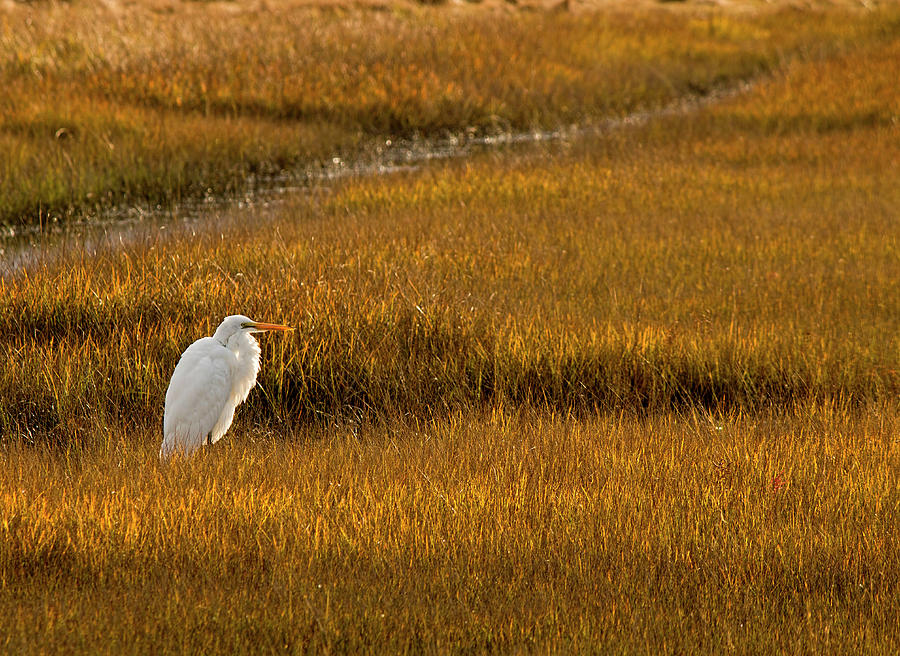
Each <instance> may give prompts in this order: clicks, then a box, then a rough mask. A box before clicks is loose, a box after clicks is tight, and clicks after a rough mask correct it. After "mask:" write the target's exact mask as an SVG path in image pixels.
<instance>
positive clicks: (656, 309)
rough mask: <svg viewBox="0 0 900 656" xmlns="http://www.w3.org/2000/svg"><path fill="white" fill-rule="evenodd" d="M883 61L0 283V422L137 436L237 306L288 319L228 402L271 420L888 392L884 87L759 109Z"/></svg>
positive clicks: (891, 389) (889, 227)
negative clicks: (118, 423)
mask: <svg viewBox="0 0 900 656" xmlns="http://www.w3.org/2000/svg"><path fill="white" fill-rule="evenodd" d="M894 51H896V46H895V45H889V46H884V47H883V48H882V50H877V49H876V50H874V51H873V50H871V49H867V50H865V51H864V52H863V53H861V54H860V55H859V58H858V59H857V60H856V61H855V62H854V61H853V60H850V61H847V62H844V63H841V64H837V65H836V64H834V63H831V62H826V63H819V62H811V63H809V64H807V65H806V67H803V68H798V69H797V70H796V71H794V72H793V73H788V74H786V77H784V78H778V79H773V80H772V81H771V82H770V83H769V84H767V85H766V86H764V87H761V88H759V89H758V90H756V91H754V92H752V93H751V94H750V95H748V96H747V97H745V98H742V99H736V100H734V101H731V102H729V103H726V104H723V105H721V106H718V107H716V108H714V109H710V110H709V111H705V112H702V113H701V114H700V115H698V116H693V117H687V118H674V119H665V120H661V121H659V122H656V123H653V124H651V125H649V126H645V127H641V128H635V129H633V130H627V131H625V132H620V133H616V134H612V135H606V136H600V137H597V138H596V139H593V140H587V141H585V142H584V143H583V144H574V145H571V146H566V145H562V146H551V147H549V148H548V149H545V150H537V151H531V154H528V153H525V154H521V155H516V156H511V157H507V158H505V159H501V160H498V159H497V158H496V157H494V156H485V157H482V158H477V159H474V160H471V161H470V162H468V163H464V164H446V165H438V166H435V167H431V168H429V169H427V170H423V171H421V172H418V173H412V174H402V175H394V176H388V177H384V178H377V179H360V180H353V181H348V182H346V183H343V184H340V185H338V186H337V187H335V188H334V189H333V190H330V191H328V190H326V191H322V192H320V193H317V194H313V195H312V196H304V197H299V198H297V199H295V200H293V201H288V202H287V203H286V204H284V205H280V206H278V207H277V208H275V209H269V210H266V209H255V210H249V211H247V212H245V213H241V212H243V211H238V210H235V212H236V214H235V216H234V218H233V221H232V223H231V224H230V227H225V228H223V229H222V231H220V232H216V233H206V234H204V233H198V234H196V235H194V236H191V235H190V234H185V235H182V236H181V237H178V236H174V237H171V238H166V237H159V238H156V239H150V240H148V241H147V242H146V243H144V244H137V245H135V246H133V247H127V248H124V249H121V250H113V251H110V252H106V251H102V250H101V251H100V252H99V253H96V254H95V253H91V254H80V255H79V254H73V256H72V257H71V258H70V259H69V260H66V259H65V258H64V259H63V263H62V264H60V263H56V264H48V265H46V266H31V267H27V268H26V269H25V270H24V271H23V272H20V273H18V274H15V273H11V274H10V276H8V277H7V278H6V279H5V280H4V281H3V282H2V283H0V285H2V290H0V291H2V295H0V297H2V301H0V321H2V322H3V323H4V325H5V326H6V328H4V329H3V330H2V331H0V332H2V342H0V344H2V348H3V349H4V354H5V355H4V357H6V358H7V361H9V362H16V363H17V366H15V367H7V368H4V369H3V370H2V372H0V399H2V407H0V424H2V426H3V427H4V429H5V432H8V433H12V434H15V433H21V432H23V431H32V432H35V431H36V432H37V433H40V434H45V435H46V434H53V435H55V436H56V437H55V438H54V439H61V440H63V441H67V440H72V439H79V438H78V435H80V434H81V431H82V430H83V429H85V428H86V427H87V426H89V425H91V424H92V423H93V422H95V421H97V420H98V418H104V417H108V418H114V417H119V416H121V415H123V414H124V416H125V417H127V418H128V421H130V422H133V424H134V425H136V426H146V425H147V424H148V422H152V421H155V420H156V419H157V418H158V416H159V412H160V399H161V398H162V396H163V393H164V390H165V385H166V382H167V380H168V376H169V374H170V372H171V368H172V363H173V362H175V360H176V359H177V355H178V354H179V353H180V352H181V351H182V350H183V349H184V347H185V346H186V345H187V344H188V343H189V342H190V341H192V340H193V339H196V338H197V337H200V336H202V335H205V334H209V333H210V332H211V331H212V330H213V329H214V328H215V324H216V323H217V322H218V321H219V319H220V317H222V316H224V315H225V314H227V313H230V312H234V311H236V310H238V309H240V310H241V311H243V312H245V313H247V314H250V315H254V316H259V317H261V318H263V319H271V320H278V321H285V322H288V323H291V324H293V325H296V326H298V327H299V329H298V331H297V332H296V334H295V341H291V340H290V339H287V340H285V339H278V338H277V337H276V338H274V339H272V338H267V339H266V340H265V353H264V358H265V362H266V366H264V368H263V374H262V390H261V392H260V393H259V394H256V395H254V397H253V400H252V401H251V402H250V404H249V406H248V407H247V408H246V409H245V410H244V414H245V415H246V416H247V417H248V418H253V419H257V420H263V419H265V420H266V421H273V420H274V421H278V422H283V423H284V424H285V425H287V426H292V425H296V424H297V423H298V422H300V423H306V422H312V423H317V422H321V421H327V420H330V419H331V418H334V417H342V416H351V417H359V416H368V417H374V416H383V415H388V416H390V415H395V414H400V415H403V414H405V413H413V414H416V415H419V416H425V417H428V416H436V415H441V414H444V413H446V412H453V411H459V410H460V409H462V408H467V407H475V408H478V407H494V406H503V405H506V406H519V405H522V404H524V405H529V406H533V407H543V408H547V409H551V410H555V411H558V412H563V413H565V412H569V411H572V412H588V411H596V410H600V411H611V410H623V409H624V410H627V411H629V412H637V413H645V412H651V413H652V412H657V411H662V410H667V409H672V408H677V407H682V406H691V405H700V406H702V407H705V408H709V409H712V410H717V409H718V410H729V409H743V410H753V409H758V408H766V407H771V406H772V405H779V406H781V405H790V404H792V403H796V402H806V401H811V400H814V401H818V402H828V401H830V400H839V401H841V402H845V403H849V404H851V405H854V404H865V403H868V402H871V401H875V402H880V401H883V400H886V399H891V398H894V397H896V395H897V393H898V384H900V378H898V373H897V372H898V370H900V364H898V363H900V346H898V341H897V335H898V331H897V317H898V316H900V306H898V302H900V301H898V299H900V288H898V284H900V283H898V281H900V257H898V243H897V238H898V234H897V224H896V207H898V205H900V196H898V194H900V191H898V189H900V186H898V185H897V184H896V176H895V175H894V173H893V172H894V171H895V170H896V169H895V166H896V165H895V162H896V160H897V149H896V143H897V140H896V138H895V137H896V134H897V129H896V126H895V125H893V124H891V123H890V122H888V121H887V120H886V119H887V117H890V116H892V115H895V114H893V112H895V111H896V107H897V91H896V87H890V86H884V85H882V86H881V87H880V88H882V89H883V91H882V95H881V96H869V97H868V98H870V99H871V98H880V104H877V105H872V106H873V107H876V108H877V109H876V110H872V111H869V110H867V115H870V116H871V115H876V116H879V115H880V116H883V117H885V120H881V119H879V120H876V121H870V120H866V121H864V122H862V123H861V124H858V125H855V126H854V127H853V128H852V129H850V128H848V129H833V127H832V126H827V125H822V124H821V123H820V122H819V121H818V119H811V120H809V122H808V123H807V124H806V125H803V124H798V122H797V119H795V118H794V117H793V116H791V115H786V114H783V113H782V114H780V116H781V118H779V119H778V120H779V121H781V124H780V127H775V124H774V123H773V121H774V119H773V118H772V117H773V116H774V115H776V111H775V109H773V108H777V107H782V106H784V101H783V95H784V94H796V93H797V89H798V82H799V88H801V89H802V88H804V87H803V86H802V85H803V84H804V83H805V82H803V81H805V80H809V79H823V80H825V81H826V82H823V84H822V85H821V86H820V87H819V89H820V91H819V93H820V94H821V95H819V96H816V95H815V94H814V92H813V90H811V89H809V88H806V90H805V91H804V93H805V94H806V96H805V97H804V103H805V104H806V105H807V106H808V107H810V108H814V107H817V106H820V105H818V104H817V103H819V102H820V101H821V100H823V99H827V100H828V101H829V102H833V101H832V96H831V95H830V94H831V93H832V88H833V87H832V85H835V86H844V85H849V84H851V82H852V83H858V84H861V85H875V86H878V85H879V84H880V83H879V80H881V79H882V76H886V77H889V76H892V75H893V74H894V73H895V72H896V71H895V70H893V69H891V68H890V66H889V65H888V64H889V62H894V63H896V62H897V61H898V59H897V58H892V57H884V59H883V61H884V63H885V66H883V67H865V66H863V65H862V63H863V61H864V60H865V61H867V60H868V59H869V58H870V57H877V56H878V55H879V54H884V53H892V52H894ZM835 71H837V72H839V73H840V74H841V75H845V76H846V75H849V74H850V72H851V71H853V73H852V75H853V76H854V77H853V79H852V80H846V79H844V80H842V79H841V78H840V77H837V76H836V74H835ZM843 98H844V99H845V100H844V102H845V103H846V106H845V108H844V110H846V111H848V112H852V111H854V108H855V107H856V103H857V102H858V101H857V98H858V96H854V95H851V94H845V95H844V96H843ZM867 102H870V103H871V102H872V101H871V100H867ZM752 107H756V108H758V112H757V113H755V114H754V113H752V111H751V109H750V108H752ZM829 111H831V112H832V113H835V115H837V114H838V113H839V112H840V111H843V110H841V107H840V106H839V105H832V109H830V110H829ZM873 112H874V114H873ZM751 115H752V116H757V117H758V118H757V119H755V121H754V122H751V121H750V120H749V119H748V118H747V117H748V116H751ZM804 120H806V119H804ZM636 144H640V147H636ZM61 291H64V293H62V294H61V293H60V292H61Z"/></svg>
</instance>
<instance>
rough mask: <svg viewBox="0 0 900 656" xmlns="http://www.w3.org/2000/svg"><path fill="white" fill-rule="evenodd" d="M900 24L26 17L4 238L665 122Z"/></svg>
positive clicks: (504, 16) (328, 11) (8, 60)
mask: <svg viewBox="0 0 900 656" xmlns="http://www.w3.org/2000/svg"><path fill="white" fill-rule="evenodd" d="M895 13H896V12H893V13H892V11H891V10H890V9H886V10H884V11H881V12H875V13H872V12H865V13H859V12H847V11H837V10H835V11H832V12H825V13H822V12H790V11H787V10H784V11H782V12H781V13H772V12H757V13H746V14H742V13H734V14H729V13H724V12H710V11H706V12H704V11H703V10H693V11H683V12H673V11H669V10H667V9H663V8H657V9H653V8H646V9H645V10H644V11H643V12H634V11H623V10H622V9H621V8H613V9H606V10H594V11H585V12H579V13H575V14H569V13H545V12H510V11H497V10H496V9H479V8H477V7H469V8H468V9H467V10H462V9H457V10H452V11H451V10H447V9H445V8H425V7H419V8H416V7H411V6H409V5H402V4H400V5H388V6H386V7H365V6H359V7H356V8H347V7H332V8H328V7H315V6H312V7H303V6H295V5H291V4H285V5H283V6H279V7H278V8H277V9H275V10H272V11H270V10H268V9H266V8H265V7H264V6H258V7H257V6H252V7H250V6H248V7H247V8H243V7H240V6H237V5H236V6H235V7H234V11H226V10H224V9H223V8H222V7H221V6H219V5H216V7H210V8H208V9H206V10H204V9H198V8H197V7H195V6H192V5H191V4H190V3H187V4H185V3H183V6H181V7H168V8H167V7H165V6H160V5H156V4H153V3H147V2H144V3H135V4H133V5H130V6H129V7H128V9H127V10H118V9H116V8H115V5H114V4H107V5H98V4H95V3H93V2H74V3H63V4H56V3H49V4H48V3H38V4H37V5H34V6H32V7H29V8H16V9H14V10H10V9H7V10H5V11H4V12H3V13H2V14H0V83H2V85H3V89H4V94H3V97H2V98H0V152H2V153H3V157H2V159H0V222H4V223H12V224H17V223H29V222H37V221H38V220H42V221H45V222H46V221H55V220H61V219H64V218H65V217H66V216H68V215H70V214H71V213H72V212H74V211H87V212H88V213H90V212H91V211H92V209H93V208H97V207H99V208H102V207H104V206H109V205H111V204H115V203H118V202H121V201H123V200H125V201H134V200H138V199H144V198H149V199H151V200H154V201H158V200H160V199H165V200H174V199H178V198H181V197H184V196H186V195H187V196H197V195H202V194H203V193H204V192H205V191H206V190H207V189H214V190H216V191H223V190H225V191H228V190H232V191H233V190H239V189H240V188H241V187H242V185H243V182H244V180H245V179H246V178H247V176H249V175H251V174H260V173H262V174H270V173H273V172H278V171H280V170H282V169H285V168H292V167H293V168H297V167H300V168H302V167H304V166H309V165H314V164H315V163H316V162H321V161H328V160H330V159H331V158H332V157H333V156H335V155H344V156H354V155H359V153H360V152H364V151H366V150H367V149H371V148H372V147H373V146H374V144H375V143H376V142H377V141H378V140H379V139H380V140H383V139H384V137H385V136H388V135H393V136H409V135H411V134H425V135H431V136H435V135H442V134H445V133H446V132H448V131H449V132H459V131H463V130H467V129H476V130H480V131H497V130H507V129H514V130H517V129H530V128H532V127H537V126H544V127H553V126H557V125H563V124H569V123H573V122H585V121H589V120H592V119H596V118H598V117H603V116H607V115H610V114H614V115H620V114H623V113H627V112H629V111H633V110H635V109H640V108H645V107H658V106H660V105H663V104H665V103H667V102H670V101H672V100H673V99H675V98H678V97H680V96H682V95H684V94H686V93H690V92H694V93H696V92H700V93H702V92H707V91H709V90H710V89H713V88H715V87H717V86H720V85H722V84H727V83H730V82H734V81H736V80H741V79H747V78H751V77H753V76H755V75H757V74H759V73H760V72H764V71H772V70H774V69H777V68H779V67H780V66H781V64H782V62H783V61H784V60H785V59H791V58H796V57H815V56H818V55H820V54H821V53H822V52H830V51H833V50H835V49H837V50H841V49H842V48H845V47H848V45H850V44H857V43H859V42H863V41H881V40H883V39H884V38H885V34H886V33H887V34H890V29H891V28H890V25H891V24H892V23H891V21H892V20H895V18H892V17H893V16H895ZM498 72H502V74H501V75H498V74H497V73H498Z"/></svg>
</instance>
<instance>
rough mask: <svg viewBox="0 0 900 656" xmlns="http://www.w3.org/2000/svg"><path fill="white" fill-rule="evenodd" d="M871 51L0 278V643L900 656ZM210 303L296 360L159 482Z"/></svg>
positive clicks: (880, 160) (892, 46)
mask: <svg viewBox="0 0 900 656" xmlns="http://www.w3.org/2000/svg"><path fill="white" fill-rule="evenodd" d="M781 18H783V16H782V17H781ZM660 20H663V19H660ZM665 20H668V19H665ZM679 20H680V19H679ZM692 20H693V19H692ZM753 20H761V19H753ZM798 20H799V19H798ZM816 20H818V21H819V22H817V23H816V25H818V26H819V27H821V28H822V29H826V28H827V26H828V25H836V24H837V22H834V23H833V22H831V21H837V20H838V19H836V18H835V17H834V15H828V16H825V17H820V18H818V19H816ZM841 20H847V19H846V18H844V17H843V16H842V17H841ZM876 22H877V21H876ZM685 24H687V23H685ZM750 24H751V23H745V22H740V21H739V22H738V23H735V27H734V28H733V29H737V27H741V28H742V29H748V27H747V26H748V25H750ZM753 24H754V25H757V24H756V23H753ZM892 25H894V23H890V21H885V22H884V23H883V24H882V27H881V35H880V36H879V37H878V38H874V37H873V38H872V39H868V40H865V41H864V42H859V43H854V42H853V40H852V39H850V40H848V41H847V42H846V43H844V44H843V45H842V46H841V47H839V48H835V47H834V43H835V42H834V41H828V43H829V44H830V45H829V46H828V48H829V49H831V51H830V52H824V53H823V52H820V53H818V54H816V55H815V56H809V57H807V58H805V59H803V60H797V61H795V62H793V63H791V64H790V65H788V66H786V67H785V69H784V70H783V71H781V72H779V73H777V74H775V75H772V76H771V77H770V78H769V79H766V80H764V81H761V82H759V83H758V84H757V85H756V86H754V87H753V89H751V90H750V91H749V92H748V93H747V94H744V95H742V96H740V97H736V98H733V99H731V100H728V101H724V102H721V103H719V104H718V105H716V106H713V107H709V108H707V109H705V110H701V111H698V112H696V113H694V114H691V115H686V116H680V117H672V116H670V117H666V118H660V119H658V120H655V121H652V122H650V123H648V124H647V125H643V126H637V127H632V128H626V129H623V130H621V131H618V132H614V133H607V134H600V135H597V136H595V137H590V138H585V139H584V140H583V141H578V142H574V143H559V144H550V145H546V146H544V147H542V148H531V149H526V150H515V149H511V150H509V151H506V152H502V153H493V154H486V155H483V156H480V157H474V158H472V159H470V160H468V161H466V162H457V163H445V164H439V165H434V166H430V167H429V168H427V169H423V170H421V171H418V172H412V173H410V172H407V173H403V174H396V175H391V176H385V177H379V178H370V179H355V180H348V181H344V182H342V183H340V184H337V185H335V186H334V187H331V188H329V189H323V190H317V191H313V192H311V193H310V194H309V195H306V196H296V197H292V198H290V199H287V200H285V201H284V202H283V203H280V204H278V205H276V206H272V207H269V208H255V209H249V210H242V209H239V208H233V209H231V210H225V211H223V214H224V215H223V216H219V217H212V216H211V217H209V220H210V225H211V226H212V227H210V228H209V229H208V230H202V229H201V230H199V231H197V232H196V234H195V233H194V232H192V230H191V229H179V228H178V227H176V226H169V227H168V229H167V230H166V231H164V232H162V233H160V234H153V235H152V236H148V237H146V239H145V240H143V241H141V240H138V241H136V242H135V243H132V244H129V245H126V246H124V247H115V248H112V247H110V248H99V249H97V250H96V251H88V250H82V249H79V248H73V249H72V250H71V251H65V250H61V251H53V252H52V254H51V256H48V257H47V259H46V260H41V259H40V257H37V258H36V259H35V260H34V261H28V260H24V261H22V262H20V263H19V264H17V265H16V267H15V268H14V269H8V270H6V271H4V273H3V276H2V278H0V362H2V363H4V364H3V365H0V435H2V439H0V453H2V459H3V464H4V466H3V467H2V468H0V637H2V638H3V640H2V641H0V645H2V646H0V650H3V651H6V652H9V653H17V654H19V653H21V654H29V653H48V652H71V653H116V654H120V653H135V654H139V653H153V654H165V653H210V654H214V653H229V654H232V653H261V652H262V653H274V652H279V653H285V652H287V653H305V652H310V651H316V652H358V651H367V652H382V653H404V652H406V653H447V652H463V651H476V652H481V651H489V650H496V651H503V652H525V651H528V652H553V653H560V652H563V653H596V652H602V653H622V654H644V653H646V654H650V653H670V654H676V653H699V654H721V653H739V654H776V653H828V654H832V653H866V654H885V655H887V654H894V653H896V652H897V650H898V647H900V633H898V629H897V627H898V623H897V618H898V616H900V597H898V590H900V562H898V558H900V549H898V546H900V545H898V533H897V530H896V527H897V526H898V523H900V522H898V520H900V517H898V509H900V497H898V494H900V492H898V490H900V488H898V486H897V485H896V472H897V470H898V466H900V451H898V449H900V441H898V439H897V436H898V434H900V408H898V407H897V399H898V395H900V375H898V372H900V330H898V328H900V325H898V317H900V244H898V238H900V234H898V231H897V216H896V208H897V207H900V185H898V184H897V178H898V176H897V165H896V162H898V161H900V153H898V149H900V147H898V144H900V140H898V136H900V135H898V131H900V127H898V123H897V116H898V107H900V102H898V99H900V87H898V86H897V85H896V84H895V81H896V80H897V79H898V78H900V69H898V67H900V56H898V54H900V53H898V45H897V38H896V34H894V32H891V30H894V31H896V28H895V27H892ZM823 26H825V27H823ZM696 29H700V23H697V24H696ZM707 29H708V25H707ZM807 54H811V53H809V52H808V53H807ZM226 118H227V117H226ZM223 120H225V119H223ZM227 120H231V119H227ZM235 120H238V119H235ZM241 120H243V118H241ZM174 124H175V123H173V125H174ZM178 124H179V125H181V123H178ZM235 311H241V312H245V313H247V314H250V315H252V316H254V317H256V318H259V319H262V320H274V321H280V322H286V323H291V324H294V325H297V326H299V330H298V331H297V332H296V334H295V335H294V336H293V339H290V338H289V339H279V338H278V337H277V336H274V337H273V336H269V337H266V338H264V351H263V370H262V375H261V379H260V386H259V387H258V388H257V389H255V390H254V391H253V393H252V394H251V397H250V401H249V402H248V404H247V405H246V406H245V407H242V408H241V409H240V410H239V412H238V418H237V421H236V423H235V426H234V427H233V429H232V431H231V433H229V435H228V437H226V439H225V440H224V442H223V443H220V444H219V445H217V446H216V447H214V448H212V449H208V450H207V451H206V452H204V453H203V454H201V455H200V456H199V457H197V458H194V459H192V460H190V461H188V462H182V461H178V462H175V463H173V464H171V465H170V466H163V465H160V464H159V463H158V461H157V458H156V453H157V450H158V445H159V440H160V434H159V425H160V416H161V412H162V398H163V394H164V391H165V387H166V384H167V381H168V377H169V375H170V374H171V371H172V368H173V366H174V363H175V362H176V360H177V357H178V354H179V353H180V352H181V351H182V350H183V349H184V348H185V346H186V345H187V344H188V343H189V342H190V341H192V340H193V339H196V338H197V337H199V336H201V335H205V334H209V333H210V332H211V330H212V329H214V327H215V325H216V324H217V323H218V321H219V320H220V318H221V317H222V316H223V315H225V314H227V313H230V312H235Z"/></svg>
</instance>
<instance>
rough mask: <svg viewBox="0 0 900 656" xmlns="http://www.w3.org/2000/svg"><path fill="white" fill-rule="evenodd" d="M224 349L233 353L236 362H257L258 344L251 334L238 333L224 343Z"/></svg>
mask: <svg viewBox="0 0 900 656" xmlns="http://www.w3.org/2000/svg"><path fill="white" fill-rule="evenodd" d="M224 344H225V348H227V349H228V350H229V351H231V352H232V353H234V354H235V355H236V356H237V358H238V360H255V361H256V362H259V354H260V348H259V343H258V342H257V341H256V339H255V338H254V337H253V335H252V334H251V333H248V332H246V331H243V330H241V331H239V332H236V333H234V334H233V335H231V336H230V337H229V338H228V339H227V340H225V342H224Z"/></svg>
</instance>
